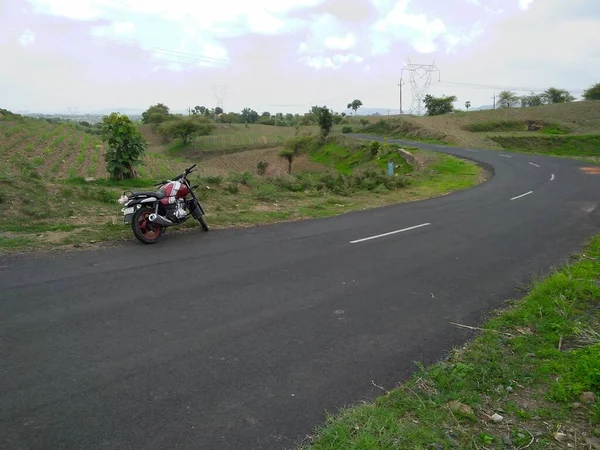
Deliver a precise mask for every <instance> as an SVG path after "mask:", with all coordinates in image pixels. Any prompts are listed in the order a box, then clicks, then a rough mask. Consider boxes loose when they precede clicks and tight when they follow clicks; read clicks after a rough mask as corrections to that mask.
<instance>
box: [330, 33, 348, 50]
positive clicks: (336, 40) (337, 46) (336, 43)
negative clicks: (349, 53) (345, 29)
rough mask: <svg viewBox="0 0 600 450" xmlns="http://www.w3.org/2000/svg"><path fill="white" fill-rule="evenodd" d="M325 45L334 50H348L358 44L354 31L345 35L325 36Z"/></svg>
mask: <svg viewBox="0 0 600 450" xmlns="http://www.w3.org/2000/svg"><path fill="white" fill-rule="evenodd" d="M323 45H325V47H327V48H329V49H332V50H348V49H350V48H352V47H354V46H355V45H356V38H355V37H354V35H353V34H352V33H348V34H346V36H344V37H338V36H329V37H327V38H325V40H324V41H323Z"/></svg>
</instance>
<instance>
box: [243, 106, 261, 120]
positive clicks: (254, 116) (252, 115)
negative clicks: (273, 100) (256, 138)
mask: <svg viewBox="0 0 600 450" xmlns="http://www.w3.org/2000/svg"><path fill="white" fill-rule="evenodd" d="M258 117H259V116H258V113H257V112H256V111H254V110H253V109H251V108H244V109H243V110H242V114H241V115H240V119H241V120H242V122H245V123H255V122H257V121H258Z"/></svg>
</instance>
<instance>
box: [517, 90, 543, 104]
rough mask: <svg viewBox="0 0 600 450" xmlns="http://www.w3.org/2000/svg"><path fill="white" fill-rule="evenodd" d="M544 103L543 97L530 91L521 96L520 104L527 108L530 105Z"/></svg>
mask: <svg viewBox="0 0 600 450" xmlns="http://www.w3.org/2000/svg"><path fill="white" fill-rule="evenodd" d="M543 104H544V99H543V98H542V95H541V94H536V93H535V92H531V93H530V94H529V95H524V96H522V97H521V106H522V107H523V108H528V107H530V106H541V105H543Z"/></svg>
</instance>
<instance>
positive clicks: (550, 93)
mask: <svg viewBox="0 0 600 450" xmlns="http://www.w3.org/2000/svg"><path fill="white" fill-rule="evenodd" d="M582 99H583V100H600V83H596V84H594V85H593V86H591V87H590V88H589V89H586V90H585V91H584V92H583V95H582ZM575 100H576V98H575V97H574V96H573V95H572V94H571V93H570V92H569V91H568V90H566V89H559V88H556V87H550V88H548V89H546V90H545V91H544V92H542V93H539V94H538V93H535V92H530V93H529V94H528V95H521V96H519V95H517V94H516V93H514V92H512V91H502V92H500V93H499V94H498V97H497V101H496V104H495V105H494V107H498V108H518V107H521V108H529V107H532V106H542V105H551V104H556V103H569V102H573V101H575ZM456 101H457V97H456V95H450V96H446V95H444V96H442V97H434V96H432V95H426V96H425V99H424V101H423V103H424V104H425V109H426V111H427V115H428V116H438V115H442V114H450V113H452V112H455V111H456V109H455V108H454V103H455V102H456ZM470 107H471V102H470V101H467V102H465V108H466V109H467V111H468V110H469V108H470Z"/></svg>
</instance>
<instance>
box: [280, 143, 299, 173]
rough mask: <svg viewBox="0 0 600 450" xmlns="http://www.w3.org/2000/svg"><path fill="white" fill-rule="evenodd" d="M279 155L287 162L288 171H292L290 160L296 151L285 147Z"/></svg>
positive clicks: (292, 159) (291, 160)
mask: <svg viewBox="0 0 600 450" xmlns="http://www.w3.org/2000/svg"><path fill="white" fill-rule="evenodd" d="M279 156H280V157H282V158H283V159H285V160H287V162H288V173H292V162H293V161H294V158H295V157H296V153H295V152H294V150H292V149H291V148H286V149H284V150H281V151H280V152H279Z"/></svg>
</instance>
